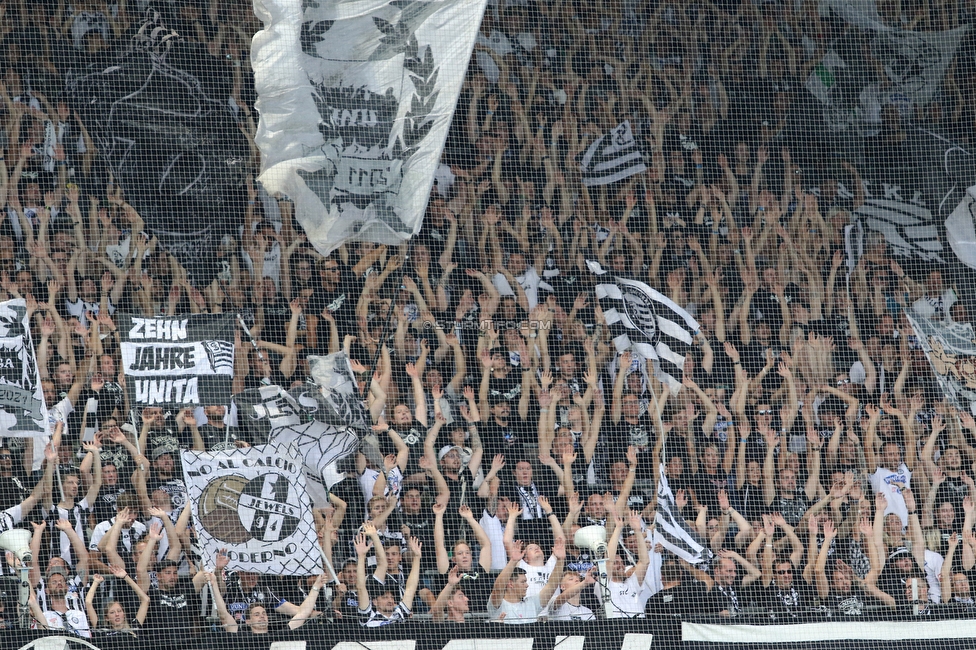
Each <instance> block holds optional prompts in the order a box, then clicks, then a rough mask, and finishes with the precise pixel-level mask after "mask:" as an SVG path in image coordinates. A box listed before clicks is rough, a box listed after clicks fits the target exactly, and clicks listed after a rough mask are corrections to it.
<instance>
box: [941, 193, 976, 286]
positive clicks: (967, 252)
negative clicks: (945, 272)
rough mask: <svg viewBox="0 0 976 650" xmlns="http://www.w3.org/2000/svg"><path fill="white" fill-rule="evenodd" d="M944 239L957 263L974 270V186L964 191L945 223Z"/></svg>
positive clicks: (975, 211)
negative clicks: (947, 240)
mask: <svg viewBox="0 0 976 650" xmlns="http://www.w3.org/2000/svg"><path fill="white" fill-rule="evenodd" d="M945 227H946V237H947V238H948V239H949V245H950V246H952V251H953V252H954V253H955V254H956V257H958V258H959V261H960V262H962V263H963V264H965V265H966V266H968V267H969V268H971V269H976V185H973V186H972V187H970V188H969V189H967V190H966V195H965V197H964V198H963V200H962V201H961V202H960V203H959V205H957V206H956V209H955V210H953V211H952V214H950V215H949V218H948V219H946V222H945Z"/></svg>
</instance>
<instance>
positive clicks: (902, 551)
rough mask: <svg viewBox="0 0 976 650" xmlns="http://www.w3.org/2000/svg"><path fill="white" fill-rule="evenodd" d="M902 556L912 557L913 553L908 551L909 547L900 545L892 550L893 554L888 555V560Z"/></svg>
mask: <svg viewBox="0 0 976 650" xmlns="http://www.w3.org/2000/svg"><path fill="white" fill-rule="evenodd" d="M902 556H904V557H911V553H910V552H909V551H908V548H907V547H905V546H899V547H898V548H896V549H895V550H894V551H892V552H891V555H889V556H888V561H889V562H890V561H891V560H894V559H896V558H898V557H902Z"/></svg>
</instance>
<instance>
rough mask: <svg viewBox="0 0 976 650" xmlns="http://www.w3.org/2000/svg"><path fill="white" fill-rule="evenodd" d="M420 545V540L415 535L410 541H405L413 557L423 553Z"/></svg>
mask: <svg viewBox="0 0 976 650" xmlns="http://www.w3.org/2000/svg"><path fill="white" fill-rule="evenodd" d="M422 546H423V545H422V544H421V543H420V540H419V539H417V538H416V537H411V538H410V541H409V542H408V543H407V548H408V549H409V550H410V553H411V556H412V557H414V558H418V557H421V556H422V555H423V553H421V547H422Z"/></svg>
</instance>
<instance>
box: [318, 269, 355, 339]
mask: <svg viewBox="0 0 976 650" xmlns="http://www.w3.org/2000/svg"><path fill="white" fill-rule="evenodd" d="M339 270H340V279H339V288H338V290H336V291H326V290H325V289H324V288H322V286H321V285H319V286H318V287H316V289H315V293H313V294H312V296H311V298H309V301H308V306H309V308H308V313H310V314H312V315H314V316H316V317H318V316H319V314H321V313H322V311H323V310H324V309H326V308H328V310H329V312H330V313H331V314H332V317H333V318H334V319H335V322H336V329H337V330H338V331H339V338H340V340H341V339H342V337H343V336H345V335H346V334H355V333H356V330H357V329H358V326H357V325H356V303H357V302H358V301H359V296H360V294H362V291H363V284H362V281H361V280H360V279H359V278H356V277H354V276H353V273H352V269H351V268H350V267H349V266H348V265H346V264H342V263H341V262H340V263H339ZM318 342H319V346H321V347H326V346H328V342H329V324H328V323H327V322H326V321H325V319H322V318H319V324H318Z"/></svg>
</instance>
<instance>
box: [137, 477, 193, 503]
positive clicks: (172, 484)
mask: <svg viewBox="0 0 976 650" xmlns="http://www.w3.org/2000/svg"><path fill="white" fill-rule="evenodd" d="M146 488H147V490H148V492H149V495H150V496H152V493H153V492H155V491H156V490H162V491H163V492H165V493H166V494H168V495H169V500H170V503H171V504H172V505H173V510H182V509H183V506H185V505H186V498H187V493H186V484H185V483H184V482H183V481H181V480H180V479H178V478H175V477H174V478H169V479H158V478H151V479H149V482H148V484H147V485H146Z"/></svg>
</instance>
